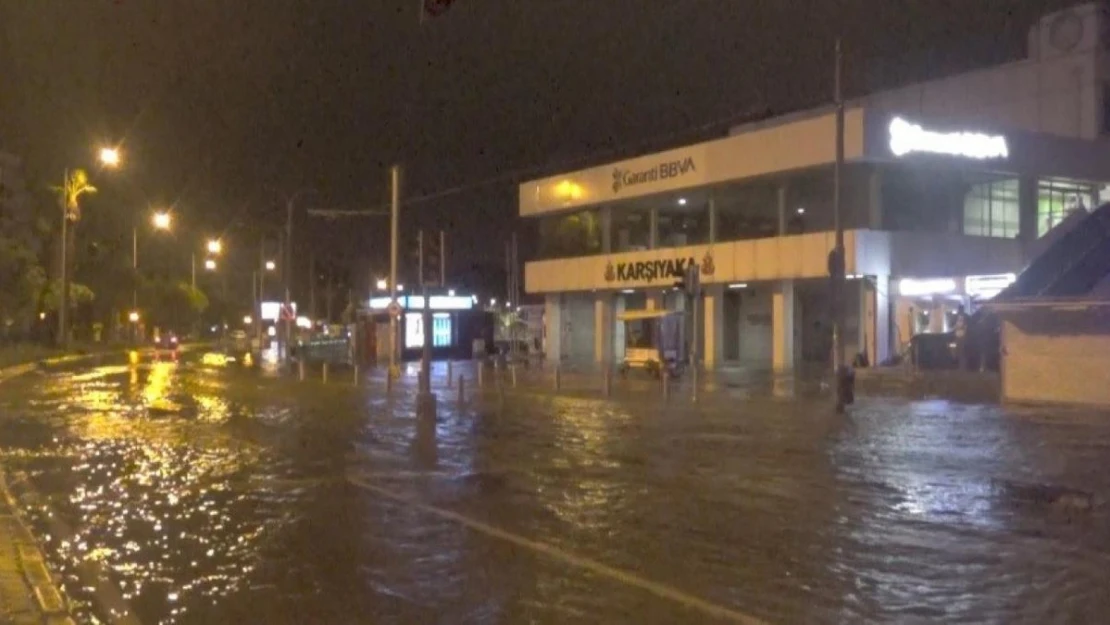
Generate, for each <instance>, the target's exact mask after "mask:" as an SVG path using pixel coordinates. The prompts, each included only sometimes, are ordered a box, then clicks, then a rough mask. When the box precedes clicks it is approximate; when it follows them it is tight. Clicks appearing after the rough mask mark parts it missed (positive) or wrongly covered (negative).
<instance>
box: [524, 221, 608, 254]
mask: <svg viewBox="0 0 1110 625" xmlns="http://www.w3.org/2000/svg"><path fill="white" fill-rule="evenodd" d="M539 222H540V223H539V229H540V242H539V243H540V244H539V250H538V252H539V253H538V257H539V258H568V257H572V256H589V255H590V254H600V253H601V213H600V211H599V210H598V209H592V210H584V211H578V212H574V213H569V214H562V215H552V216H549V217H542V218H540V220H539Z"/></svg>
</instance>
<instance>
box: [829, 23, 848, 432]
mask: <svg viewBox="0 0 1110 625" xmlns="http://www.w3.org/2000/svg"><path fill="white" fill-rule="evenodd" d="M841 66H842V52H841V46H840V39H839V38H837V40H836V67H835V71H834V81H833V83H834V84H833V90H834V92H833V100H834V102H835V103H836V161H835V162H834V164H833V228H834V230H835V234H836V242H835V247H834V248H833V258H832V262H830V263H829V265H830V267H829V269H830V272H829V273H830V274H831V276H830V277H831V278H832V285H831V286H832V301H833V315H832V317H833V318H832V322H833V323H832V326H833V336H832V348H833V380H834V384H835V386H836V392H835V395H836V410H837V412H842V411H843V410H844V406H845V402H846V398H845V397H844V387H843V384H842V383H841V377H842V376H844V375H845V374H846V373H847V372H846V371H845V370H844V346H843V345H842V343H843V340H844V336H843V332H844V304H843V299H844V279H845V275H844V272H845V266H844V263H845V258H844V222H843V220H842V219H841V196H842V195H843V184H842V180H841V176H842V171H841V170H842V169H843V166H844V99H843V97H842V93H841V84H840V83H841Z"/></svg>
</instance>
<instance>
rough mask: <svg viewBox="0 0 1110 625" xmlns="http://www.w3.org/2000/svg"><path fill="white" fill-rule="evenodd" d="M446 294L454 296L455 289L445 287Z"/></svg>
mask: <svg viewBox="0 0 1110 625" xmlns="http://www.w3.org/2000/svg"><path fill="white" fill-rule="evenodd" d="M447 295H449V296H451V297H455V289H447Z"/></svg>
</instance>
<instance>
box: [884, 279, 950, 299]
mask: <svg viewBox="0 0 1110 625" xmlns="http://www.w3.org/2000/svg"><path fill="white" fill-rule="evenodd" d="M955 290H956V281H955V280H952V279H951V278H934V279H928V280H917V279H914V278H903V279H902V280H901V281H900V282H899V283H898V292H899V293H901V294H902V295H909V296H911V297H912V296H916V295H944V294H946V293H951V292H953V291H955Z"/></svg>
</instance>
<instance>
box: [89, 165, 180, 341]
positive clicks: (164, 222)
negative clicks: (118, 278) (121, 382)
mask: <svg viewBox="0 0 1110 625" xmlns="http://www.w3.org/2000/svg"><path fill="white" fill-rule="evenodd" d="M105 149H107V148H105ZM103 153H104V151H103V150H102V151H101V154H103ZM118 159H119V155H118V153H117V154H116V160H117V162H118ZM150 224H151V225H152V226H154V229H155V230H163V231H168V230H169V229H170V226H171V225H173V219H172V218H171V217H170V214H169V213H167V212H157V213H154V214H153V215H151V216H150ZM131 270H132V272H133V273H134V276H133V277H132V280H133V281H134V282H133V283H132V285H131V308H133V309H135V310H136V311H137V310H138V309H139V227H138V226H134V227H133V228H131ZM136 314H137V313H136ZM133 338H137V337H133Z"/></svg>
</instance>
